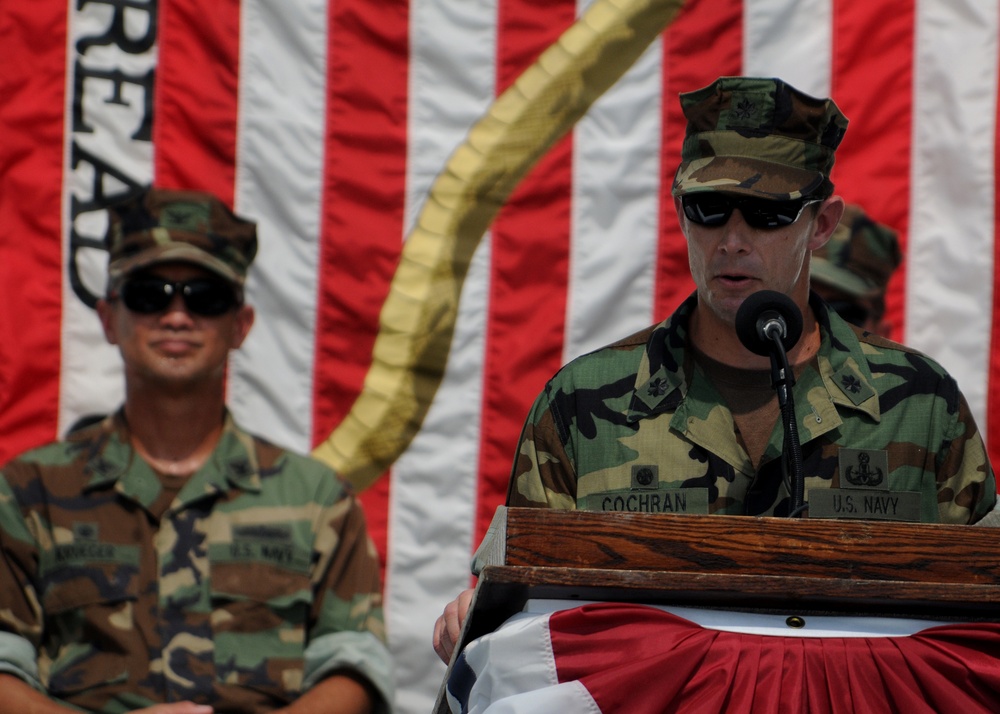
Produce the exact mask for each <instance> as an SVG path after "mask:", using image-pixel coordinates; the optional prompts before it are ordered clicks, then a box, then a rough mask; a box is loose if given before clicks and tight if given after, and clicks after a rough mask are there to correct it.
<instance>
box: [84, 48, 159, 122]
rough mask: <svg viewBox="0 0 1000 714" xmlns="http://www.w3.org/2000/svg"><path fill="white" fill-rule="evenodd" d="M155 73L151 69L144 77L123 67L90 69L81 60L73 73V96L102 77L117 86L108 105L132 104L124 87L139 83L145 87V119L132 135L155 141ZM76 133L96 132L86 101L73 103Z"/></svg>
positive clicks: (143, 117) (143, 105)
mask: <svg viewBox="0 0 1000 714" xmlns="http://www.w3.org/2000/svg"><path fill="white" fill-rule="evenodd" d="M154 77H155V73H154V72H153V70H149V71H148V72H146V74H144V75H141V76H135V75H129V74H125V73H124V72H121V71H119V70H117V69H116V70H100V69H88V68H87V67H85V66H84V65H83V64H82V63H81V62H77V63H76V67H75V69H74V72H73V95H74V97H83V94H84V89H85V86H86V82H87V80H88V79H94V80H102V81H104V82H110V83H111V87H112V89H113V91H112V93H111V96H110V97H109V98H108V99H106V100H105V103H106V104H118V105H119V106H123V107H126V106H129V103H128V102H127V101H125V98H124V96H122V87H124V86H125V85H126V84H131V85H135V86H136V87H139V88H141V89H142V96H143V100H142V120H141V121H140V122H139V126H138V128H137V129H136V130H135V131H134V132H133V133H132V136H130V137H129V138H130V139H132V141H151V140H152V138H153V79H154ZM73 133H75V134H92V133H94V127H93V126H91V125H90V124H88V123H87V117H86V116H85V115H84V113H83V102H82V101H80V102H73Z"/></svg>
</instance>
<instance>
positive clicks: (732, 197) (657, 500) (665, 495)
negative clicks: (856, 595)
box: [434, 77, 996, 661]
mask: <svg viewBox="0 0 1000 714" xmlns="http://www.w3.org/2000/svg"><path fill="white" fill-rule="evenodd" d="M681 105H682V107H683V110H684V114H685V116H686V117H687V120H688V124H687V135H686V138H685V141H684V145H683V149H682V155H681V163H680V166H679V167H678V169H677V172H676V175H675V177H674V183H673V195H674V205H675V207H676V209H677V215H678V220H679V221H680V226H681V229H682V231H683V233H684V235H685V237H686V239H687V245H688V257H689V264H690V268H691V274H692V276H693V278H694V282H695V285H696V288H697V289H696V292H695V294H693V295H691V297H690V298H688V300H686V301H685V302H684V303H683V304H682V305H681V306H680V307H679V308H678V309H677V310H676V311H675V312H674V314H673V315H671V316H670V317H669V318H668V319H667V320H666V321H665V322H662V323H660V324H659V325H654V326H652V327H650V328H648V329H646V330H644V331H642V332H640V333H638V334H636V335H633V336H631V337H626V338H625V339H623V340H621V341H620V342H617V343H615V344H613V345H610V346H608V347H605V348H602V349H598V350H596V351H594V352H592V353H590V354H587V355H584V356H582V357H580V358H578V359H576V360H574V361H573V362H571V363H570V364H568V365H566V366H565V367H564V368H563V369H561V370H560V371H559V372H558V373H557V374H556V375H555V376H554V377H553V378H552V379H551V380H550V381H549V382H548V384H546V385H545V388H544V390H543V391H542V393H541V394H540V395H539V396H538V398H537V399H536V401H535V404H534V406H533V407H532V409H531V412H530V413H529V415H528V418H527V421H526V423H525V426H524V429H523V432H522V435H521V440H520V443H519V444H518V447H517V454H516V459H515V463H514V467H513V473H512V476H511V480H510V486H509V490H508V494H507V504H508V505H509V506H528V507H541V508H565V509H587V510H649V511H658V512H670V513H684V512H686V513H701V514H725V515H741V514H746V515H754V516H777V517H782V516H788V515H790V511H791V510H792V509H791V507H790V503H791V493H790V484H789V483H787V482H786V479H785V478H784V473H783V459H782V453H783V443H784V429H783V425H782V423H781V420H780V419H779V405H778V402H777V397H776V394H775V391H774V389H773V388H772V386H771V378H770V361H769V358H768V357H767V356H760V355H758V354H755V353H754V352H751V351H750V350H749V349H747V348H746V347H745V346H744V345H743V343H742V341H741V340H740V339H739V337H738V335H737V331H736V314H737V311H738V309H739V307H740V306H741V304H742V303H743V301H744V300H745V299H746V298H748V297H749V296H750V295H752V294H754V293H756V292H758V291H760V290H773V291H777V292H780V293H783V294H784V295H787V296H788V297H789V298H790V299H791V300H792V301H793V302H794V303H795V305H796V306H797V307H798V309H799V310H800V311H801V313H802V316H803V323H804V325H803V330H802V335H801V338H800V339H799V340H798V341H797V342H796V343H795V345H794V346H793V347H792V348H791V349H790V350H789V351H788V360H789V363H790V364H791V365H792V369H793V371H794V374H795V384H794V387H793V389H792V393H793V396H794V403H795V408H796V412H797V414H796V416H797V425H798V432H799V437H800V439H801V447H802V473H803V476H804V482H805V483H804V489H805V495H806V501H807V505H808V509H807V510H804V511H802V512H801V513H799V514H796V515H803V516H808V517H810V518H828V517H829V518H835V517H855V518H869V519H872V518H886V519H888V518H891V519H896V520H912V521H923V522H927V523H973V522H976V521H977V520H979V519H980V518H982V516H983V515H984V514H986V513H987V512H988V511H989V510H990V509H991V508H992V507H993V505H994V503H995V501H996V485H995V482H994V476H993V471H992V468H991V467H990V464H989V461H988V459H987V456H986V450H985V447H984V445H983V441H982V438H981V437H980V434H979V431H978V429H977V428H976V424H975V422H974V420H973V417H972V415H971V413H970V411H969V407H968V405H967V404H966V401H965V399H964V398H963V397H962V394H961V393H960V392H959V389H958V386H957V384H956V383H955V380H954V379H952V378H951V376H949V375H948V374H947V373H946V372H945V371H944V369H942V368H941V366H940V365H938V364H937V363H936V362H934V361H933V360H931V359H929V358H928V357H926V356H924V355H922V354H919V353H917V352H915V351H913V350H911V349H908V348H906V347H903V346H901V345H898V344H895V343H892V342H889V341H887V340H885V339H883V338H880V337H877V336H875V335H872V334H862V333H860V332H857V331H855V330H854V329H853V328H852V327H851V326H850V325H849V324H848V323H847V322H845V321H844V320H843V319H841V318H840V317H838V316H837V315H836V314H835V313H834V312H832V311H831V310H830V309H828V307H827V306H826V304H825V303H824V302H823V301H822V300H821V299H820V298H819V297H817V296H815V295H811V294H810V289H809V259H810V253H811V251H813V250H816V249H818V248H820V247H821V246H822V245H824V244H825V243H826V242H827V241H828V240H829V239H830V236H831V235H832V234H833V232H834V230H835V229H836V227H837V225H838V223H839V221H840V219H841V216H842V214H843V212H844V201H843V199H842V198H840V197H839V196H836V195H833V184H832V182H831V180H830V171H831V169H832V167H833V163H834V153H835V150H836V148H837V146H838V145H839V144H840V142H841V140H842V138H843V136H844V133H845V131H846V129H847V119H846V118H845V117H844V115H843V114H842V113H841V112H840V110H839V109H838V108H837V106H836V104H834V102H833V101H832V100H829V99H816V98H813V97H810V96H808V95H805V94H803V93H801V92H799V91H798V90H796V89H795V88H793V87H791V86H789V85H788V84H786V83H784V82H782V81H780V80H776V79H756V78H744V77H727V78H721V79H719V80H717V81H716V82H715V83H713V84H712V85H710V86H708V87H705V88H704V89H701V90H698V91H695V92H690V93H687V94H684V95H682V96H681ZM469 600H470V594H469V592H466V593H463V594H462V596H460V597H459V598H458V599H457V600H455V601H453V602H452V603H450V604H449V605H448V606H447V607H446V608H445V612H444V614H443V615H442V616H441V617H440V618H439V619H438V622H437V623H436V625H435V630H434V647H435V650H436V651H437V652H438V654H439V656H441V657H442V658H443V659H445V660H446V661H447V660H448V658H449V657H450V655H451V651H452V649H453V648H454V643H455V641H456V639H457V637H458V635H459V633H460V628H461V622H462V620H463V619H464V615H465V611H466V609H467V607H468V604H469Z"/></svg>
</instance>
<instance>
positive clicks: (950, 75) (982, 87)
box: [906, 0, 1000, 431]
mask: <svg viewBox="0 0 1000 714" xmlns="http://www.w3.org/2000/svg"><path fill="white" fill-rule="evenodd" d="M998 29H1000V21H998V6H997V3H983V2H978V1H977V0H973V1H971V2H965V1H964V0H954V1H951V0H949V2H921V3H917V27H916V40H917V42H916V56H915V58H914V85H915V86H914V111H913V144H912V147H913V167H912V171H911V184H910V185H911V214H910V231H909V242H908V248H907V260H908V271H907V290H906V295H907V303H906V327H907V330H906V341H907V342H908V343H909V344H910V345H911V346H913V347H915V348H917V349H920V350H923V351H924V352H927V353H928V354H930V355H931V356H933V357H935V358H936V359H937V360H938V361H940V362H941V363H942V364H943V365H944V366H945V368H946V369H948V370H949V371H950V372H951V373H952V375H953V376H954V377H955V378H956V379H957V380H958V382H959V385H960V386H961V388H962V390H963V391H964V393H965V396H966V398H967V399H968V401H969V404H970V406H971V408H972V411H973V414H975V417H976V422H977V423H978V425H979V428H980V430H982V431H985V430H986V427H987V424H986V396H987V388H988V386H989V351H990V329H991V323H992V314H991V306H992V305H993V250H994V248H993V242H994V235H993V232H994V211H995V210H996V209H995V200H996V185H995V178H996V170H995V166H994V157H995V146H994V144H995V137H996V117H997V99H996V92H997V58H998V51H997V33H998Z"/></svg>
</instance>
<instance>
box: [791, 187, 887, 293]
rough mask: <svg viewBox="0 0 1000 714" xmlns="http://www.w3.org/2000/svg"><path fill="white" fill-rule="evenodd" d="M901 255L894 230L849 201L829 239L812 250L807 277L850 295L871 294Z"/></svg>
mask: <svg viewBox="0 0 1000 714" xmlns="http://www.w3.org/2000/svg"><path fill="white" fill-rule="evenodd" d="M902 259H903V255H902V251H901V250H900V247H899V241H898V239H897V237H896V231H894V230H892V229H891V228H889V227H888V226H885V225H882V224H881V223H876V222H875V221H873V220H872V219H871V218H870V217H869V216H868V215H867V214H866V213H865V211H864V209H862V208H861V207H860V206H857V205H854V204H848V205H847V207H846V208H845V210H844V216H843V218H841V219H840V225H839V226H837V230H835V231H834V232H833V235H832V236H831V237H830V240H828V241H827V242H826V245H824V246H822V247H821V248H817V249H816V250H814V251H813V253H812V260H811V261H810V268H809V270H810V278H811V279H812V280H813V281H815V282H818V283H821V284H823V285H826V286H828V287H830V288H834V289H836V290H839V291H840V292H842V293H844V294H846V295H849V296H851V297H858V298H874V297H878V296H880V295H881V294H882V293H883V292H885V288H886V285H887V284H888V282H889V278H890V277H891V276H892V273H893V271H894V270H895V269H896V268H897V267H899V264H900V262H901V261H902Z"/></svg>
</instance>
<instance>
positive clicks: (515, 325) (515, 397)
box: [475, 0, 576, 542]
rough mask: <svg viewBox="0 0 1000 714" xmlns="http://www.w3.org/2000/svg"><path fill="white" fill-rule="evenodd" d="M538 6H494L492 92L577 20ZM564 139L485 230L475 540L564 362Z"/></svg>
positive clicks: (568, 149)
mask: <svg viewBox="0 0 1000 714" xmlns="http://www.w3.org/2000/svg"><path fill="white" fill-rule="evenodd" d="M545 7H546V11H545V12H544V13H539V12H538V9H537V7H536V3H533V2H530V1H527V0H516V1H512V2H504V3H502V4H501V7H500V16H499V18H498V40H497V67H498V70H497V74H498V80H497V94H498V95H499V94H501V93H503V91H504V90H505V89H506V88H507V87H508V86H509V85H510V84H511V83H512V82H513V81H514V80H515V79H516V78H517V77H518V76H519V75H520V73H521V72H523V71H524V70H525V69H526V68H527V67H528V66H529V65H530V64H531V63H532V62H534V61H535V59H536V58H537V57H538V55H539V54H540V53H541V52H542V51H543V50H544V49H545V48H547V47H548V46H549V45H551V44H552V43H553V42H554V41H555V40H556V39H557V38H558V37H559V35H560V34H561V33H562V32H563V31H564V30H565V29H566V28H567V27H568V26H569V25H571V24H572V23H573V22H574V21H575V19H576V4H575V3H574V2H567V1H566V0H562V1H561V2H558V3H548V4H546V6H545ZM571 141H572V139H571V137H569V136H568V137H566V138H565V139H563V140H562V141H560V142H559V143H558V144H557V145H556V146H554V147H553V148H552V150H551V151H550V152H549V153H548V154H547V155H546V156H545V157H544V158H543V159H542V160H541V161H540V162H539V164H538V165H537V166H536V167H535V168H534V170H533V171H532V172H531V173H530V174H529V175H528V176H527V177H526V178H525V179H524V181H523V182H522V183H521V185H520V186H519V187H518V188H517V190H516V191H515V192H514V193H513V194H512V195H511V197H510V200H509V201H508V202H507V205H506V206H505V207H504V209H503V210H502V211H501V212H500V214H499V215H498V216H497V219H496V221H494V223H493V226H492V231H491V236H492V238H491V241H492V243H491V244H492V275H491V278H490V298H489V300H490V305H489V317H488V319H487V324H486V355H485V364H484V376H483V380H484V384H483V406H482V420H481V427H480V451H479V455H480V458H479V464H480V466H479V493H480V496H479V499H478V503H479V506H478V516H477V519H476V522H477V528H476V533H475V541H476V542H478V541H479V540H480V539H481V538H482V536H483V535H484V533H485V532H486V528H487V526H488V525H489V522H490V520H491V519H492V517H493V512H494V510H495V509H496V504H497V494H502V493H505V492H506V487H507V479H508V477H509V475H510V464H511V459H512V458H513V448H514V443H515V441H516V439H517V434H518V433H519V432H520V429H521V423H522V422H523V421H524V417H525V415H526V414H527V412H528V408H529V406H530V405H531V401H532V400H533V399H534V397H535V395H536V394H537V393H538V391H539V390H540V389H541V387H542V385H543V384H544V380H545V379H546V378H547V375H548V374H551V373H552V372H554V371H555V370H556V369H558V368H559V365H560V363H561V361H562V345H563V333H564V329H565V314H566V281H567V277H568V270H569V267H568V263H569V239H570V238H569V236H570V181H571V174H572V144H571Z"/></svg>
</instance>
